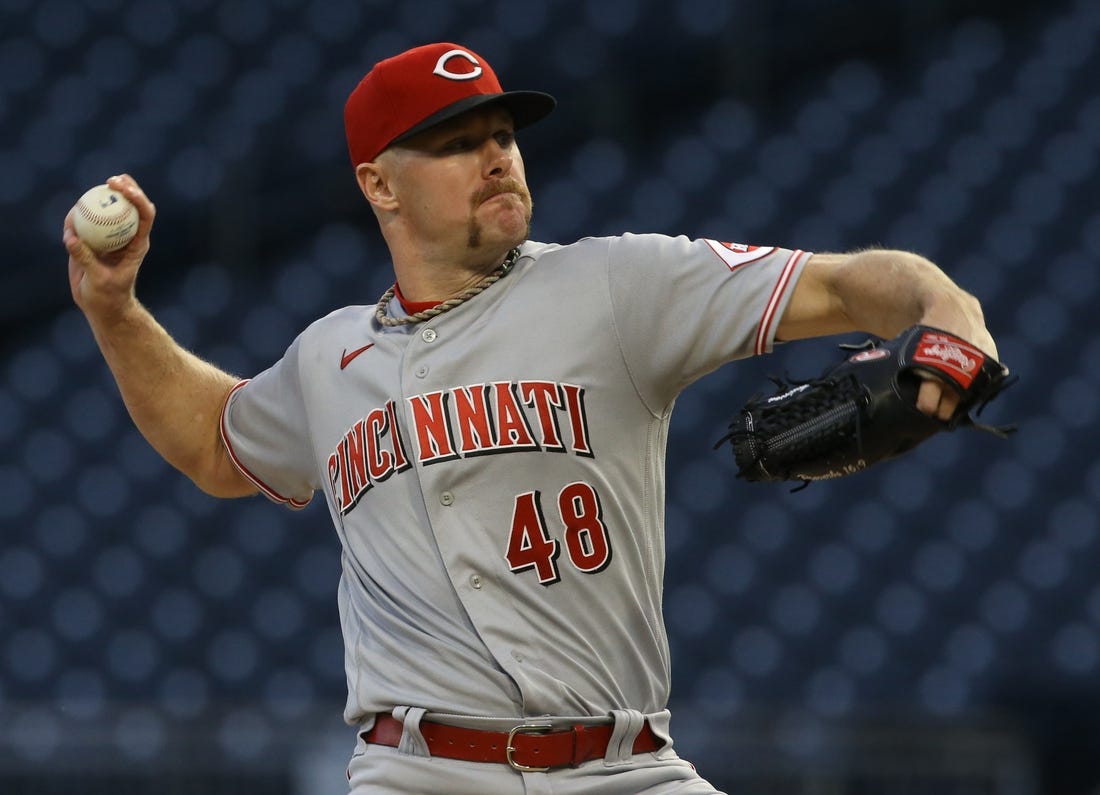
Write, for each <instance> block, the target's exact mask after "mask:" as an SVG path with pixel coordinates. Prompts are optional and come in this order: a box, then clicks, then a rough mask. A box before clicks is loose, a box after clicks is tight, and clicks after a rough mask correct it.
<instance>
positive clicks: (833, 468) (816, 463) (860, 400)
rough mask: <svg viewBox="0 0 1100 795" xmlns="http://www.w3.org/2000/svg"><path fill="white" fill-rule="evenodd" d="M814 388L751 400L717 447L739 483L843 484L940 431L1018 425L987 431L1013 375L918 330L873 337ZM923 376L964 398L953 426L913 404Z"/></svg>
mask: <svg viewBox="0 0 1100 795" xmlns="http://www.w3.org/2000/svg"><path fill="white" fill-rule="evenodd" d="M841 348H842V349H845V350H846V351H847V355H846V357H845V358H844V359H843V360H842V361H841V362H839V363H837V364H834V365H831V366H829V367H828V368H826V369H825V371H824V372H822V374H821V375H820V376H818V377H817V378H813V379H810V380H807V381H801V382H800V381H792V380H790V379H773V381H775V383H776V385H777V386H778V387H779V389H778V391H777V392H776V393H775V394H774V395H771V396H769V397H763V396H760V395H757V396H754V397H753V398H751V399H750V400H748V401H747V402H746V403H745V405H744V406H743V407H742V409H741V411H740V412H739V413H738V415H737V416H736V417H734V418H733V420H732V421H731V422H730V424H729V429H728V432H727V433H726V435H725V436H723V437H722V438H721V439H719V440H718V442H717V444H716V445H715V447H716V448H717V447H720V446H721V445H723V444H725V443H728V444H729V445H730V447H731V448H732V451H733V456H734V460H735V462H736V464H737V467H738V473H737V474H738V477H741V478H744V479H746V480H749V481H754V482H755V481H776V480H779V481H782V480H789V481H803V482H808V481H811V480H823V479H826V478H836V477H842V476H844V475H850V474H853V473H855V472H859V471H861V470H863V469H866V468H867V467H869V466H873V465H874V464H877V463H879V462H880V461H885V460H888V459H890V458H894V457H896V456H899V455H901V454H903V453H906V452H908V451H909V450H912V449H913V448H914V447H916V446H917V445H919V444H920V443H921V442H923V441H924V440H925V439H928V438H929V437H931V436H933V435H934V434H936V433H939V432H940V431H945V430H953V429H955V428H956V427H958V426H960V425H966V426H970V427H974V428H978V429H980V430H985V431H989V432H992V433H995V434H998V435H1001V436H1004V435H1006V434H1008V433H1010V432H1011V431H1012V430H1015V429H1014V428H1011V427H995V426H989V425H980V424H978V423H976V422H974V421H973V419H972V417H971V412H972V411H974V412H979V413H980V411H981V409H982V408H983V407H984V406H985V405H986V404H987V403H988V402H989V401H991V400H992V399H993V398H995V397H996V396H997V395H998V394H1000V393H1001V392H1002V391H1004V389H1006V388H1007V387H1008V386H1009V385H1010V383H1011V381H1010V380H1009V379H1008V368H1006V367H1005V366H1004V365H1002V364H1001V363H1000V362H997V361H996V360H994V359H992V358H990V357H988V356H986V355H985V354H983V353H982V352H981V351H980V350H978V349H977V348H975V347H974V346H972V345H970V344H969V343H967V342H966V341H965V340H961V339H959V338H957V337H955V336H953V335H951V334H948V333H947V332H944V331H941V330H939V329H934V328H931V327H928V326H914V327H912V328H910V329H907V330H906V331H904V332H902V333H901V334H900V335H898V336H897V337H895V338H894V339H892V340H886V341H884V340H879V339H870V340H868V341H867V342H865V343H864V344H862V345H857V346H841ZM922 374H930V375H933V376H935V377H937V378H941V379H943V380H944V381H946V382H947V383H948V384H949V385H950V386H951V387H952V388H954V389H955V390H957V391H958V393H959V396H960V397H959V405H958V408H957V409H956V410H955V413H954V415H953V416H952V417H951V419H950V420H949V421H947V422H944V421H942V420H939V419H936V418H935V417H930V416H928V415H926V414H924V413H923V412H921V411H920V410H919V409H918V408H917V406H916V396H917V391H918V389H919V385H920V380H921V377H922Z"/></svg>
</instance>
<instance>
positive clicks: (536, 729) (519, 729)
mask: <svg viewBox="0 0 1100 795" xmlns="http://www.w3.org/2000/svg"><path fill="white" fill-rule="evenodd" d="M551 729H553V725H552V724H549V723H521V724H520V725H519V726H516V727H515V728H514V729H512V731H510V732H508V745H507V746H506V747H505V748H504V759H505V760H506V761H507V762H508V764H509V765H510V766H511V768H512V769H513V770H518V771H519V772H520V773H546V772H547V771H549V770H550V768H548V767H529V766H527V765H521V764H520V763H519V762H517V761H516V760H515V759H513V758H512V754H514V753H515V752H516V747H515V746H514V745H513V743H514V742H515V739H516V735H517V734H546V733H547V732H548V731H550V730H551Z"/></svg>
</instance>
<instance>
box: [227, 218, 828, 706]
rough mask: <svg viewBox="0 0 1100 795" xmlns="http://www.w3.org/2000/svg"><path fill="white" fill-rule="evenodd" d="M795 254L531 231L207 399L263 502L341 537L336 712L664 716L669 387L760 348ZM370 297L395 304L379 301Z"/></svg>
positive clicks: (336, 320)
mask: <svg viewBox="0 0 1100 795" xmlns="http://www.w3.org/2000/svg"><path fill="white" fill-rule="evenodd" d="M808 257H809V254H808V253H805V252H802V251H792V250H788V249H781V248H769V247H752V246H742V245H732V244H728V243H721V242H718V241H715V240H705V239H700V240H689V239H688V238H685V237H677V238H672V237H666V236H663V235H629V234H628V235H623V236H621V237H612V238H586V239H584V240H581V241H579V242H577V243H574V244H572V245H564V246H563V245H547V244H541V243H535V242H528V243H525V244H524V245H523V246H522V254H521V256H520V258H519V259H518V261H517V262H516V265H515V267H514V268H513V270H512V272H511V273H510V274H509V275H507V276H506V277H505V278H503V279H502V280H501V281H499V282H497V283H496V284H494V285H493V286H492V287H490V288H489V289H487V290H486V291H485V292H483V293H481V294H479V295H477V296H475V297H474V298H472V299H470V300H469V301H467V302H466V303H464V304H461V305H459V306H458V307H456V308H454V309H453V310H451V311H450V312H448V313H446V314H443V315H440V316H439V317H437V318H434V319H432V320H430V321H428V322H422V323H415V324H411V325H405V326H397V327H383V326H382V325H381V324H379V323H378V322H377V320H376V319H375V317H374V311H375V307H374V306H373V305H370V306H352V307H347V308H344V309H341V310H338V311H336V312H334V313H332V314H330V315H328V316H327V317H325V318H322V319H321V320H318V321H317V322H315V323H313V324H312V325H311V326H310V327H309V328H307V329H306V330H305V331H304V332H303V333H302V334H301V335H300V336H299V337H298V338H297V339H296V340H295V341H294V342H293V344H292V345H291V346H290V348H289V349H288V350H287V352H286V354H285V356H284V357H283V358H282V359H281V360H280V361H279V362H278V363H277V364H275V365H274V366H273V367H272V368H270V369H269V370H267V371H265V372H263V373H261V374H260V375H258V376H256V377H255V378H254V379H252V380H249V381H245V382H242V383H241V384H239V385H238V386H237V388H236V389H235V390H234V391H233V393H232V394H231V396H230V398H229V400H228V401H227V402H226V408H225V411H224V413H223V418H222V434H223V438H224V441H225V444H226V447H227V449H228V450H229V452H230V455H231V456H232V457H233V460H234V461H235V462H236V463H237V465H238V466H239V467H240V469H241V471H242V472H243V473H244V474H245V475H246V476H247V477H249V478H250V479H251V480H252V481H253V482H254V483H255V484H256V485H257V486H258V487H259V488H260V489H261V490H262V491H263V493H264V494H266V495H267V496H268V497H270V498H272V499H274V500H277V501H280V502H285V503H289V504H290V505H291V506H301V505H304V504H305V503H306V502H308V501H309V500H310V499H311V497H312V495H313V494H314V492H316V491H317V490H320V491H321V492H323V493H324V495H325V499H326V501H327V503H328V507H329V510H330V513H331V516H332V520H333V522H334V524H335V526H336V530H337V532H338V533H339V536H340V540H341V543H342V544H343V572H342V576H341V580H340V587H339V606H340V616H341V623H342V629H343V635H344V642H345V649H346V654H345V664H346V670H347V677H348V701H347V707H346V710H345V718H346V720H347V721H348V722H349V723H358V722H360V720H361V719H362V718H363V717H364V716H365V715H367V714H369V713H374V712H379V711H388V710H390V709H392V708H393V707H394V706H395V705H411V706H418V707H424V708H427V709H428V710H430V711H434V712H446V713H457V714H468V715H495V716H502V717H515V716H531V715H547V714H549V715H606V714H607V713H608V712H609V711H610V710H611V709H618V708H630V709H636V710H639V711H641V712H643V713H647V714H648V713H654V712H657V711H659V710H662V709H664V707H665V703H666V701H667V697H668V690H669V681H670V674H669V652H668V644H667V640H666V635H665V627H664V622H663V619H662V613H661V598H662V579H663V575H664V529H663V522H664V499H665V469H664V456H665V446H666V444H665V443H666V437H667V433H668V426H669V418H670V414H671V411H672V408H673V404H674V402H675V399H676V396H677V395H678V394H679V393H680V392H681V391H682V390H683V389H684V387H686V386H688V385H689V384H690V383H692V382H693V381H695V380H696V379H698V378H700V377H701V376H703V375H705V374H706V373H708V372H710V371H712V370H713V369H715V368H716V367H718V366H719V365H721V364H723V363H725V362H728V361H731V360H733V359H737V358H740V357H745V356H748V355H752V354H754V353H763V352H765V351H767V350H769V349H770V347H771V345H772V344H773V340H774V335H775V329H776V325H777V324H778V321H779V318H780V317H781V315H782V313H783V311H784V308H785V306H786V304H787V301H788V300H789V298H790V295H791V292H792V288H793V285H794V284H795V282H796V280H797V279H798V276H799V274H800V272H801V269H802V267H803V265H804V264H805V262H806V260H807V259H808ZM389 311H390V312H391V313H392V314H395V315H400V314H401V311H402V310H401V309H400V307H399V306H397V302H396V301H394V302H391V305H390V308H389Z"/></svg>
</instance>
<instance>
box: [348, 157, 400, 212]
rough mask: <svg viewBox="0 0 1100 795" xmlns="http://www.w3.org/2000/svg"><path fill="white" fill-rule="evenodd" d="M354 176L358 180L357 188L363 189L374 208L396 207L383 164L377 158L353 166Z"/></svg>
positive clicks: (386, 208)
mask: <svg viewBox="0 0 1100 795" xmlns="http://www.w3.org/2000/svg"><path fill="white" fill-rule="evenodd" d="M355 178H356V179H357V180H358V181H359V190H361V191H363V195H364V196H365V197H366V198H367V201H369V202H370V203H371V205H372V206H373V207H374V208H375V209H378V210H393V209H396V208H397V196H396V195H395V194H394V191H393V186H392V185H391V184H390V180H389V177H388V175H387V173H386V169H385V167H384V164H381V163H379V162H378V161H377V160H376V161H374V162H371V163H360V164H359V165H358V166H356V168H355Z"/></svg>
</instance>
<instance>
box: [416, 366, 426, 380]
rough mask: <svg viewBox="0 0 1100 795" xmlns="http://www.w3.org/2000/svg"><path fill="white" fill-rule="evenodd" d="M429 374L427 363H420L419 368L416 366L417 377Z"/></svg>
mask: <svg viewBox="0 0 1100 795" xmlns="http://www.w3.org/2000/svg"><path fill="white" fill-rule="evenodd" d="M427 374H428V367H427V365H423V364H422V365H420V366H419V367H417V368H416V377H417V378H423V377H424V376H426V375H427Z"/></svg>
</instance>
